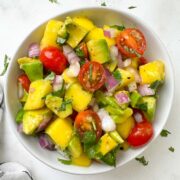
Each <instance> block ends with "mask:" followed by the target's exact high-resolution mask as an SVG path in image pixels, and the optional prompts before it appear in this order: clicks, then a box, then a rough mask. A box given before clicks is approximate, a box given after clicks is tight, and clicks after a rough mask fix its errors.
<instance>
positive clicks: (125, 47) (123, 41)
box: [116, 28, 146, 58]
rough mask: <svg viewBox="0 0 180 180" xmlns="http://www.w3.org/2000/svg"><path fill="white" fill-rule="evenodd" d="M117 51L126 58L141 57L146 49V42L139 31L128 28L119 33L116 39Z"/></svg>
mask: <svg viewBox="0 0 180 180" xmlns="http://www.w3.org/2000/svg"><path fill="white" fill-rule="evenodd" d="M116 43H117V46H118V49H119V51H120V52H121V53H122V55H124V56H126V57H130V58H132V57H137V56H138V55H143V54H144V51H145V49H146V40H145V37H144V35H143V34H142V32H141V31H139V30H138V29H135V28H128V29H125V30H124V31H122V32H120V33H119V35H118V36H117V38H116Z"/></svg>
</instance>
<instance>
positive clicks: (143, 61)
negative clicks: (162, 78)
mask: <svg viewBox="0 0 180 180" xmlns="http://www.w3.org/2000/svg"><path fill="white" fill-rule="evenodd" d="M139 62H140V65H144V64H147V63H148V60H147V59H146V58H145V57H143V56H142V57H140V58H139Z"/></svg>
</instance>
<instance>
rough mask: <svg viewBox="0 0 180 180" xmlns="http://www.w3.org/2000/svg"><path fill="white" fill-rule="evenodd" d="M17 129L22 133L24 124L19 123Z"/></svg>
mask: <svg viewBox="0 0 180 180" xmlns="http://www.w3.org/2000/svg"><path fill="white" fill-rule="evenodd" d="M17 131H18V132H19V133H22V132H23V124H22V123H21V124H19V125H18V127H17Z"/></svg>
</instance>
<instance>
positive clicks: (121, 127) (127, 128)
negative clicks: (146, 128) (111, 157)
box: [116, 116, 135, 139]
mask: <svg viewBox="0 0 180 180" xmlns="http://www.w3.org/2000/svg"><path fill="white" fill-rule="evenodd" d="M134 126H135V121H134V118H133V117H132V116H131V117H129V118H128V119H127V120H126V121H124V122H123V123H121V124H117V126H116V129H117V131H118V133H119V134H120V136H121V137H122V138H123V139H127V137H128V136H129V134H130V132H131V130H132V128H133V127H134Z"/></svg>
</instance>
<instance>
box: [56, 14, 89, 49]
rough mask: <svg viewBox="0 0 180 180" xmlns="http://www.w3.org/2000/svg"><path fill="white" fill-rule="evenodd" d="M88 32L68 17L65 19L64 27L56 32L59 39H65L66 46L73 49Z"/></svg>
mask: <svg viewBox="0 0 180 180" xmlns="http://www.w3.org/2000/svg"><path fill="white" fill-rule="evenodd" d="M87 33H88V31H87V30H86V29H84V28H83V27H81V26H79V25H78V24H76V23H75V22H74V21H73V20H72V19H71V18H70V17H67V18H66V20H65V22H64V25H63V26H62V28H61V29H60V30H59V32H58V36H59V37H60V38H65V39H66V38H67V41H66V42H67V44H69V45H70V46H71V47H72V48H75V47H76V46H77V45H78V44H79V43H80V42H81V40H82V39H83V38H84V37H85V36H86V34H87Z"/></svg>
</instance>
